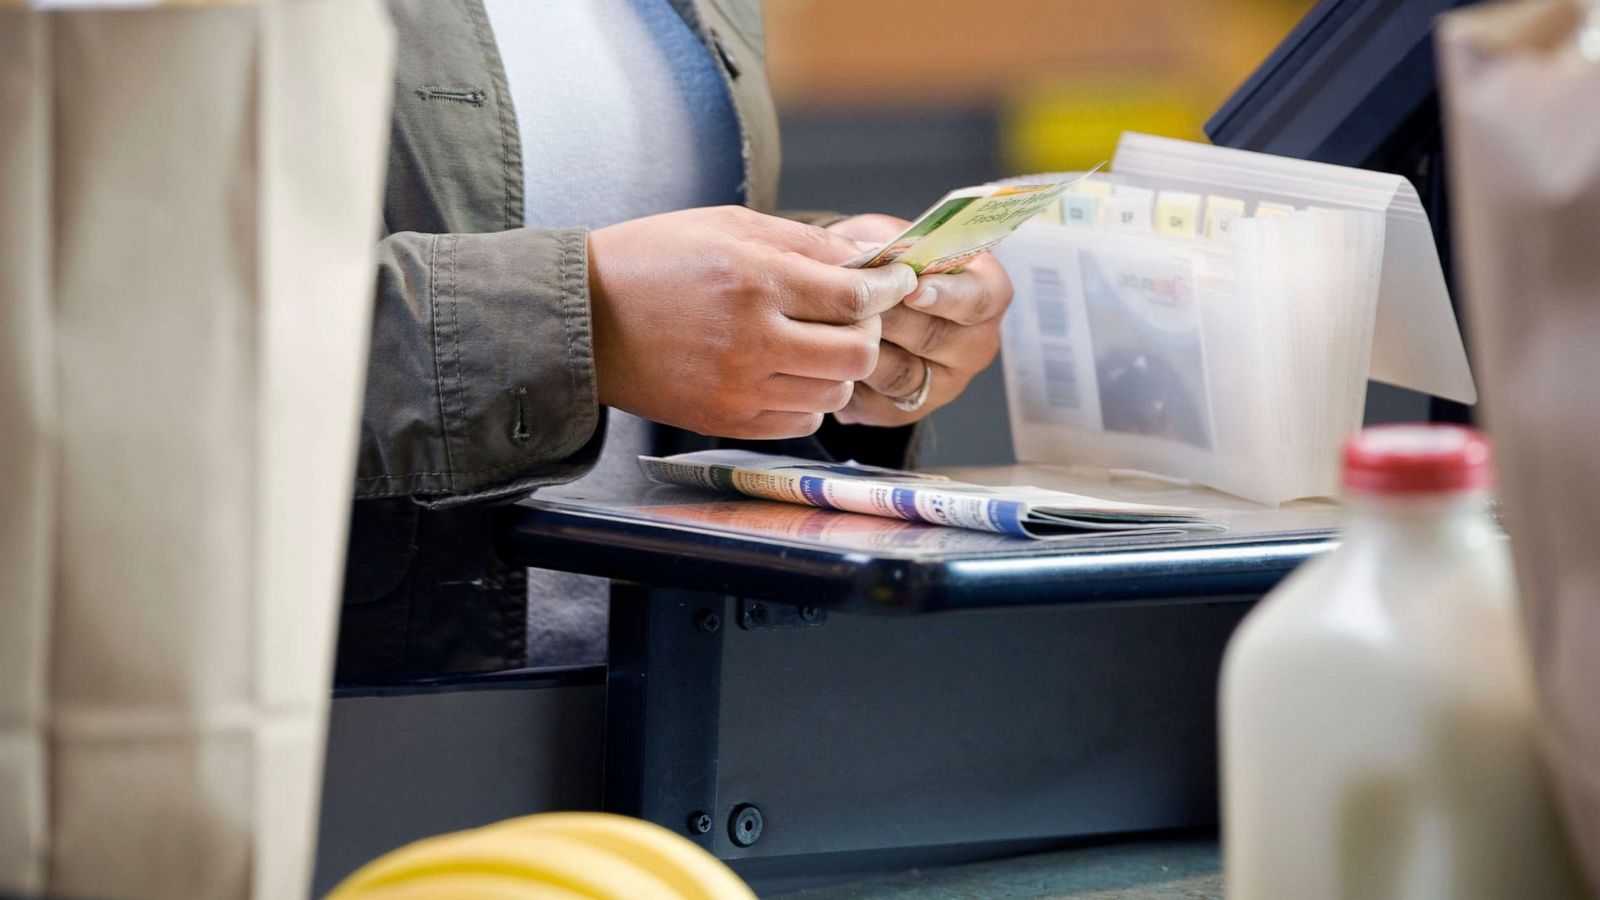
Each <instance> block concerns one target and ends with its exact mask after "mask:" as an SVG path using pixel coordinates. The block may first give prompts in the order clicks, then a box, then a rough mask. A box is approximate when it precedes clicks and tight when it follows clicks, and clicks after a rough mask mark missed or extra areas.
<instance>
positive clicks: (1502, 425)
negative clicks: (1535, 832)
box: [1438, 0, 1600, 892]
mask: <svg viewBox="0 0 1600 900" xmlns="http://www.w3.org/2000/svg"><path fill="white" fill-rule="evenodd" d="M1587 10H1588V7H1587V5H1586V4H1583V3H1579V2H1573V0H1557V2H1550V0H1535V2H1526V3H1515V4H1498V5H1491V6H1484V7H1476V8H1473V9H1470V10H1465V11H1462V12H1458V13H1453V14H1451V15H1450V16H1448V17H1446V19H1445V20H1444V21H1443V23H1442V24H1441V26H1440V28H1439V32H1438V34H1439V51H1440V60H1441V65H1442V69H1441V71H1442V75H1443V78H1442V81H1443V83H1442V89H1443V91H1444V99H1445V104H1446V114H1447V115H1446V119H1447V129H1448V130H1447V139H1448V148H1449V149H1448V159H1449V163H1450V175H1451V202H1452V204H1453V206H1454V229H1455V236H1456V242H1457V252H1456V254H1455V258H1456V260H1457V261H1458V262H1457V264H1458V266H1459V267H1460V275H1461V276H1462V280H1463V286H1464V288H1465V297H1466V299H1467V301H1468V316H1467V326H1468V330H1469V332H1470V333H1471V335H1472V337H1473V343H1474V345H1475V346H1474V351H1475V353H1476V356H1477V363H1478V365H1477V370H1478V373H1479V378H1480V382H1479V383H1480V385H1481V386H1482V390H1483V395H1484V404H1485V408H1484V412H1485V417H1486V424H1487V425H1488V427H1489V430H1490V432H1491V434H1492V436H1493V438H1494V442H1495V445H1496V454H1497V457H1498V459H1499V469H1500V480H1501V493H1502V497H1503V500H1504V510H1505V522H1506V527H1507V530H1509V531H1510V533H1511V537H1512V551H1513V553H1514V555H1515V557H1516V565H1517V577H1518V581H1519V583H1520V588H1521V594H1522V602H1523V606H1524V609H1525V611H1526V614H1527V615H1526V618H1527V623H1528V631H1529V639H1530V642H1531V645H1532V651H1533V657H1534V663H1535V666H1536V669H1537V676H1538V680H1539V686H1540V692H1541V696H1540V702H1541V707H1542V708H1541V712H1542V715H1543V720H1544V727H1545V731H1546V739H1547V740H1546V745H1547V752H1548V755H1549V760H1550V763H1551V769H1552V772H1553V774H1554V776H1555V780H1556V784H1557V789H1558V792H1559V794H1560V802H1561V805H1562V807H1563V813H1564V815H1565V817H1566V821H1567V825H1568V830H1569V833H1570V835H1571V838H1572V846H1573V847H1574V849H1575V850H1576V851H1577V852H1578V853H1579V855H1580V856H1581V857H1582V860H1583V864H1584V866H1585V868H1586V874H1587V876H1588V879H1589V882H1590V884H1591V886H1592V887H1593V888H1594V889H1595V890H1596V891H1597V892H1600V12H1597V13H1594V14H1592V15H1591V14H1590V13H1588V11H1587Z"/></svg>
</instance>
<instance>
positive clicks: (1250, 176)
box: [995, 134, 1477, 504]
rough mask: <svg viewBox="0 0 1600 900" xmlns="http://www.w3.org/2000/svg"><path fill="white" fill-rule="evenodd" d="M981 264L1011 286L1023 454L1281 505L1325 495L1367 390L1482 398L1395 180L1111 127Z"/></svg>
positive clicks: (1414, 201) (1009, 332)
mask: <svg viewBox="0 0 1600 900" xmlns="http://www.w3.org/2000/svg"><path fill="white" fill-rule="evenodd" d="M1029 177H1030V178H1032V179H1037V178H1039V177H1040V176H1029ZM1024 180H1025V179H1024ZM995 255H996V256H997V257H998V258H999V259H1000V261H1001V263H1002V264H1004V265H1005V267H1006V270H1007V272H1008V274H1009V275H1010V276H1011V281H1012V284H1013V285H1014V287H1015V289H1016V299H1015V300H1014V302H1013V305H1012V308H1011V310H1010V312H1009V313H1008V314H1007V318H1006V322H1005V329H1004V344H1005V353H1004V366H1005V376H1006V392H1007V399H1008V402H1009V408H1010V416H1011V425H1012V431H1013V435H1014V438H1015V442H1016V447H1017V457H1018V459H1019V460H1020V461H1022V462H1032V463H1055V464H1069V465H1087V466H1094V467H1101V468H1111V469H1134V470H1140V471H1144V472H1149V473H1152V474H1156V475H1161V476H1166V477H1171V478H1179V479H1185V480H1189V481H1193V482H1196V483H1199V484H1203V485H1206V486H1209V487H1213V488H1216V489H1218V490H1222V491H1226V492H1228V493H1231V494H1235V495H1237V496H1240V497H1243V498H1246V499H1249V500H1253V501H1256V502H1259V503H1267V504H1277V503H1282V502H1285V501H1288V500H1293V499H1297V498H1303V497H1321V496H1328V495H1331V494H1332V493H1334V490H1335V487H1336V485H1337V478H1338V467H1337V463H1338V447H1339V445H1340V442H1341V441H1342V440H1343V439H1344V438H1345V437H1346V436H1347V435H1348V434H1350V433H1351V432H1353V431H1355V430H1356V429H1358V428H1359V427H1360V425H1361V421H1362V414H1363V411H1364V406H1365V402H1366V386H1367V380H1368V379H1369V378H1371V379H1376V380H1379V381H1384V382H1388V383H1390V384H1394V385H1397V386H1400V387H1406V388H1411V389H1414V390H1418V391H1422V392H1425V393H1429V394H1433V395H1436V396H1439V397H1444V398H1448V399H1451V400H1456V401H1460V402H1463V403H1472V402H1475V401H1476V399H1477V391H1476V389H1475V387H1474V385H1473V381H1472V375H1471V372H1470V371H1469V369H1468V367H1467V358H1466V353H1465V350H1464V349H1463V347H1462V341H1461V334H1460V331H1459V329H1458V327H1457V325H1456V320H1455V315H1454V312H1453V311H1452V309H1451V306H1450V297H1449V294H1448V292H1447V290H1446V288H1445V282H1444V274H1443V271H1442V269H1441V267H1440V264H1439V257H1438V253H1437V251H1436V249H1435V247H1434V244H1433V235H1432V231H1431V229H1430V227H1429V224H1428V219H1427V214H1426V213H1425V212H1424V211H1423V209H1422V206H1421V203H1420V202H1419V201H1418V198H1417V194H1416V190H1415V188H1413V187H1412V186H1411V185H1410V183H1408V182H1407V181H1406V180H1405V179H1403V178H1401V177H1400V176H1397V175H1387V174H1382V173H1377V172H1368V171H1364V170H1360V169H1351V168H1345V167H1342V166H1333V165H1327V164H1324V163H1314V162H1305V161H1301V160H1294V159H1286V158H1282V157H1276V156H1270V155H1267V154H1261V153H1252V152H1248V151H1243V150H1233V149H1228V148H1222V147H1212V146H1209V145H1205V144H1195V143H1190V142H1187V141H1178V140H1172V139H1167V138H1156V137H1150V136H1148V135H1140V134H1125V135H1123V138H1122V141H1121V143H1120V144H1119V146H1118V148H1117V153H1116V156H1115V157H1114V158H1113V161H1112V167H1111V174H1110V175H1105V176H1096V177H1094V178H1091V179H1087V180H1085V181H1083V182H1081V183H1080V184H1079V185H1078V186H1076V187H1075V188H1074V189H1073V190H1072V191H1071V192H1070V193H1068V194H1066V195H1064V196H1063V197H1062V198H1061V202H1060V204H1059V205H1058V206H1055V207H1052V208H1051V209H1050V210H1047V211H1046V212H1045V213H1043V214H1041V215H1040V216H1039V217H1038V218H1036V219H1035V220H1033V221H1031V222H1029V223H1028V224H1027V225H1025V226H1023V227H1022V228H1021V229H1020V230H1019V231H1018V232H1017V233H1016V234H1015V235H1013V236H1012V237H1011V239H1009V240H1008V241H1006V242H1005V243H1003V244H1001V245H1000V246H999V247H997V248H996V250H995Z"/></svg>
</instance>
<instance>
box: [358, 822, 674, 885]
mask: <svg viewBox="0 0 1600 900" xmlns="http://www.w3.org/2000/svg"><path fill="white" fill-rule="evenodd" d="M462 874H479V875H496V876H501V877H502V878H505V879H506V880H508V881H513V882H514V881H516V880H519V879H520V880H521V881H522V882H523V883H525V884H526V885H527V886H528V887H529V888H530V891H529V896H530V897H535V896H541V895H539V894H537V893H535V892H534V891H535V890H536V889H540V888H551V887H554V888H559V889H561V890H563V891H566V892H568V893H572V894H576V895H578V896H580V897H584V898H588V900H655V898H661V900H677V897H678V896H679V895H678V893H677V891H676V890H675V889H674V888H673V887H672V886H671V885H670V884H669V883H667V882H664V881H662V880H661V879H660V878H659V877H657V876H656V875H655V874H653V873H651V872H650V871H649V870H647V869H645V868H642V867H640V866H637V865H635V864H634V863H632V862H629V861H628V860H627V859H626V858H624V857H621V856H618V855H617V854H615V853H611V852H608V851H607V850H604V849H600V848H597V847H595V846H593V845H592V844H590V843H588V842H586V841H582V840H579V839H577V838H573V837H568V836H566V835H563V834H559V833H555V832H528V833H516V832H509V831H502V830H498V829H496V828H495V827H493V826H491V827H488V828H479V829H474V830H472V831H464V832H459V833H456V834H449V835H444V836H442V837H436V838H428V839H426V840H423V841H418V842H417V843H415V844H411V845H409V846H406V847H402V848H400V849H399V850H396V851H394V852H392V853H389V854H387V855H385V856H382V857H380V858H378V859H377V860H375V861H374V862H371V863H368V864H367V865H365V866H363V867H362V868H361V869H359V870H357V871H356V872H355V873H354V874H352V875H351V876H350V877H349V878H347V879H345V881H344V882H343V883H342V884H340V885H339V887H337V888H335V889H334V891H333V893H332V894H330V895H329V897H328V900H369V898H375V897H377V896H382V895H381V894H377V893H374V892H376V891H379V890H387V889H388V888H390V887H393V886H397V885H403V884H407V883H409V882H412V881H417V882H426V881H428V880H431V879H435V878H441V879H442V878H444V877H446V876H455V875H462ZM441 883H443V882H441ZM414 896H426V895H425V894H418V895H414Z"/></svg>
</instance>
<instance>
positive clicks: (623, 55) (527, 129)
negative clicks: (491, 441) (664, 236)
mask: <svg viewBox="0 0 1600 900" xmlns="http://www.w3.org/2000/svg"><path fill="white" fill-rule="evenodd" d="M484 5H485V7H486V9H487V11H488V14H489V21H490V24H491V25H492V27H493V29H494V34H495V40H496V43H498V44H499V46H500V55H501V58H502V60H503V63H504V65H505V70H506V80H507V84H508V86H509V87H510V90H511V97H512V102H513V103H514V104H515V106H516V109H517V125H518V132H519V136H520V139H521V142H522V157H523V169H522V172H523V185H524V187H523V192H524V204H525V206H524V217H525V224H527V225H528V226H529V227H535V228H538V227H543V228H565V227H571V226H583V227H586V228H602V227H604V226H606V225H611V224H614V223H617V222H622V221H626V220H628V219H636V218H640V217H642V216H648V215H654V214H656V213H662V212H669V211H672V210H678V209H686V208H690V207H696V206H714V205H718V204H724V203H740V202H742V200H743V198H742V196H741V192H740V190H739V185H740V182H741V181H742V179H743V166H742V164H741V161H740V156H739V154H740V144H739V127H738V120H737V119H736V117H735V114H734V111H733V105H732V102H731V100H730V98H729V97H728V92H727V90H726V88H725V87H724V86H723V82H722V77H721V75H720V74H719V73H718V72H717V70H716V68H715V65H714V63H713V62H712V60H711V57H710V56H709V55H708V54H707V53H706V52H705V49H704V47H703V46H702V45H701V43H700V40H699V38H697V37H696V36H695V35H694V33H693V32H692V31H690V30H689V27H688V25H686V24H685V23H684V21H683V19H682V18H681V17H680V16H679V15H678V14H677V12H676V11H674V10H673V9H672V7H671V6H669V5H668V4H667V2H666V0H537V2H532V0H485V4H484ZM552 34H560V35H563V39H562V40H559V41H551V40H548V39H547V36H548V35H552ZM650 430H651V426H650V424H649V423H648V422H645V421H644V420H641V419H639V418H637V417H635V416H632V415H629V414H627V413H624V412H620V411H617V410H613V411H612V412H611V415H610V416H609V420H608V424H607V427H606V433H605V445H604V448H603V450H602V451H601V454H600V458H599V461H598V462H597V463H596V465H595V467H594V469H593V470H592V471H590V472H589V473H588V474H587V475H585V476H584V477H583V478H581V479H579V480H578V484H593V485H599V486H604V485H607V484H611V483H615V482H617V481H621V480H624V479H629V478H631V477H633V476H634V472H635V471H636V469H635V467H636V465H637V464H636V462H635V459H636V457H637V456H638V455H639V454H641V453H648V452H650V449H651V447H650ZM606 611H607V584H606V581H605V580H604V579H600V578H593V577H589V576H584V575H574V574H570V573H563V572H552V571H546V570H541V569H530V570H529V571H528V664H529V665H533V666H557V665H583V664H588V663H596V662H603V661H604V660H605V636H606Z"/></svg>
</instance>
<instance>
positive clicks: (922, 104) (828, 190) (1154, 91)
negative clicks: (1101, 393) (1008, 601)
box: [766, 0, 1312, 465]
mask: <svg viewBox="0 0 1600 900" xmlns="http://www.w3.org/2000/svg"><path fill="white" fill-rule="evenodd" d="M1311 6H1312V3H1311V2H1310V0H874V2H872V3H860V2H858V0H767V2H766V28H767V55H768V58H767V62H768V69H769V72H770V74H771V77H772V86H773V92H774V93H775V95H776V96H777V100H778V105H779V113H780V115H781V116H782V121H783V137H784V175H783V186H782V202H783V205H784V206H785V207H787V208H790V209H835V210H839V211H841V212H887V213H893V214H895V215H899V216H906V217H910V216H913V215H915V214H916V213H918V212H921V211H922V209H923V208H925V207H926V206H927V205H928V204H930V203H932V202H933V201H934V200H936V199H937V198H938V197H939V195H940V194H942V193H944V192H945V191H947V190H950V189H951V188H956V187H962V186H965V185H969V184H976V183H981V182H984V181H989V180H992V179H995V178H1001V177H1005V176H1009V175H1022V174H1027V173H1031V172H1049V171H1063V170H1077V169H1083V168H1086V167H1088V166H1092V165H1094V164H1095V163H1097V162H1100V161H1101V160H1109V159H1110V158H1111V154H1112V152H1113V151H1114V150H1115V149H1116V143H1117V136H1118V135H1119V134H1121V133H1122V132H1123V131H1142V132H1146V133H1150V134H1159V135H1165V136H1168V137H1178V138H1186V139H1189V140H1204V139H1205V138H1204V135H1203V133H1202V131H1201V126H1202V124H1203V123H1204V122H1205V120H1206V119H1207V118H1208V117H1209V116H1210V115H1211V113H1212V112H1214V111H1215V110H1216V109H1217V107H1218V106H1220V105H1221V104H1222V102H1223V101H1224V100H1225V99H1227V97H1228V96H1229V95H1230V94H1231V93H1232V92H1233V90H1234V88H1236V87H1238V86H1239V84H1240V83H1241V82H1243V81H1244V79H1245V77H1246V76H1248V75H1249V74H1250V72H1251V71H1252V70H1254V69H1255V67H1256V65H1257V64H1259V63H1260V62H1261V61H1262V60H1263V59H1265V58H1266V56H1267V54H1268V53H1270V52H1271V50H1272V48H1273V47H1275V46H1276V45H1277V44H1278V42H1279V41H1280V40H1282V39H1283V37H1284V35H1286V34H1288V32H1289V30H1290V29H1291V28H1292V27H1293V26H1294V24H1295V23H1296V22H1297V21H1299V19H1300V17H1301V16H1303V15H1304V14H1305V13H1306V11H1307V10H1308V9H1310V7H1311ZM868 19H870V21H868ZM897 22H904V23H907V25H906V28H905V29H904V31H903V32H900V34H901V35H903V36H900V35H897V33H896V30H895V28H894V23H897ZM980 35H982V36H983V37H979V36H980ZM1012 460H1013V456H1012V447H1011V436H1010V428H1009V426H1008V424H1007V420H1006V412H1005V390H1004V385H1003V382H1002V380H1001V377H1000V367H999V365H998V364H996V365H994V366H991V367H990V368H989V370H988V371H987V372H985V373H984V374H983V375H981V376H979V378H978V379H977V380H975V381H974V382H973V385H972V387H971V388H969V389H968V391H967V393H966V394H965V395H963V396H962V398H961V399H960V400H958V401H957V402H955V403H954V404H951V405H950V406H949V407H946V408H945V409H943V410H940V411H939V412H938V413H936V414H935V415H934V416H933V417H932V427H931V428H930V430H929V434H928V438H927V441H926V443H925V444H924V454H923V460H922V461H923V463H924V464H926V465H965V464H982V463H1000V462H1011V461H1012Z"/></svg>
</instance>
